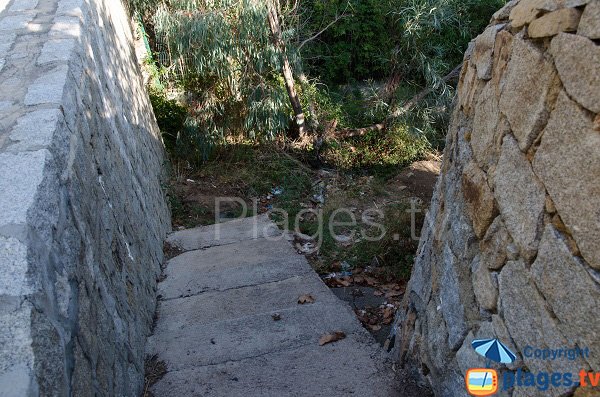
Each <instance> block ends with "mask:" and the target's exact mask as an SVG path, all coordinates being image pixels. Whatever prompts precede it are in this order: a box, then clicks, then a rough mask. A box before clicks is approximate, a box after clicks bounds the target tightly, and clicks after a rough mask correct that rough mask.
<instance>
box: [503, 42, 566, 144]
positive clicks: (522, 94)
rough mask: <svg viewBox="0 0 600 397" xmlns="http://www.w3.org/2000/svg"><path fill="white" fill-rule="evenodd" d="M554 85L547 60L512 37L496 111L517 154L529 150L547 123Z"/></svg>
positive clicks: (532, 44)
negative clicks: (502, 117)
mask: <svg viewBox="0 0 600 397" xmlns="http://www.w3.org/2000/svg"><path fill="white" fill-rule="evenodd" d="M557 85H558V78H557V74H556V70H555V68H554V66H553V65H552V62H551V59H549V57H547V56H546V54H544V53H543V52H542V51H540V50H539V49H538V48H537V47H536V46H535V44H534V43H532V42H531V41H529V40H525V39H524V38H523V37H521V35H517V36H515V38H514V39H513V41H512V53H511V58H510V62H509V64H508V69H507V71H506V77H505V84H504V87H503V89H502V94H501V96H500V110H501V112H502V113H503V114H504V115H505V116H506V118H507V119H508V122H509V123H510V127H511V129H512V132H513V134H514V136H515V137H516V138H517V141H518V142H519V147H520V148H521V150H527V149H528V148H529V146H530V145H531V144H532V143H533V141H534V140H535V138H536V136H537V135H538V134H539V133H540V131H541V130H542V128H543V127H544V124H545V123H546V121H547V120H548V115H549V113H550V109H551V106H552V103H553V102H554V100H555V99H556V87H557ZM515 98H521V100H520V101H516V100H515ZM524 104H527V106H524Z"/></svg>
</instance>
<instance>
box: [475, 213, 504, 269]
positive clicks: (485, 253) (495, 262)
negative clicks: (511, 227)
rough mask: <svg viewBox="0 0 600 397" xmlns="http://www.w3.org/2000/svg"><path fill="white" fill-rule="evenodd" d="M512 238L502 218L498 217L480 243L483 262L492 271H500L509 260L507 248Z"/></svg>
mask: <svg viewBox="0 0 600 397" xmlns="http://www.w3.org/2000/svg"><path fill="white" fill-rule="evenodd" d="M510 243H511V238H510V235H509V234H508V232H507V231H506V227H505V226H504V222H502V217H500V216H498V217H496V219H494V221H493V222H492V224H491V225H490V227H489V228H488V230H487V232H486V234H485V236H484V237H483V239H482V240H480V242H479V251H480V256H481V262H482V263H483V264H484V265H485V266H487V267H488V269H491V270H498V269H501V268H502V266H504V263H505V262H506V259H507V254H506V248H507V247H508V246H509V245H510Z"/></svg>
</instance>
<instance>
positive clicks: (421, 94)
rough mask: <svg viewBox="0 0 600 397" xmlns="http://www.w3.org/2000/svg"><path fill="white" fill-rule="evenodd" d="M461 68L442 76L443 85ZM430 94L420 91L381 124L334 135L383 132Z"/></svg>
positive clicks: (343, 136)
mask: <svg viewBox="0 0 600 397" xmlns="http://www.w3.org/2000/svg"><path fill="white" fill-rule="evenodd" d="M461 68H462V64H460V65H458V66H457V67H456V68H454V70H452V71H451V72H450V73H448V74H447V75H446V76H444V78H442V81H443V82H444V83H446V82H448V81H450V80H452V79H455V78H457V77H458V76H459V75H460V70H461ZM432 92H433V88H431V87H427V88H425V89H424V90H422V91H420V92H419V93H418V94H417V95H415V96H414V97H412V98H411V99H410V100H409V101H408V102H405V103H404V105H402V106H400V107H398V106H394V107H393V109H392V111H391V112H390V114H389V115H388V116H387V118H386V119H385V120H384V122H383V123H379V124H374V125H372V126H369V127H365V128H354V129H345V130H341V131H336V132H335V133H334V135H335V136H336V137H338V138H342V139H343V138H351V137H355V136H362V135H365V134H367V133H369V132H372V131H383V130H385V129H386V128H387V127H388V125H389V124H390V123H391V122H392V121H393V120H394V119H396V118H398V117H400V116H402V115H403V114H405V113H406V112H408V111H409V110H411V109H412V108H413V107H415V106H416V105H417V104H418V103H419V102H421V101H422V100H423V99H425V97H427V95H429V94H430V93H432Z"/></svg>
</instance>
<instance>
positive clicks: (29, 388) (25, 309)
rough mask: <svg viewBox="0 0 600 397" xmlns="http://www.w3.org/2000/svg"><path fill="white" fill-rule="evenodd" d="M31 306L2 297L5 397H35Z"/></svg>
mask: <svg viewBox="0 0 600 397" xmlns="http://www.w3.org/2000/svg"><path fill="white" fill-rule="evenodd" d="M32 310H33V307H32V305H31V303H29V302H24V301H22V299H21V298H14V297H0V330H2V332H0V381H2V382H3V383H1V384H2V393H3V394H5V395H8V396H11V397H13V396H14V397H19V396H26V395H32V394H31V393H33V390H34V388H35V386H34V385H35V383H34V381H33V380H32V379H31V376H32V374H33V364H34V354H33V349H32V346H31V342H32V340H31V333H30V323H31V312H32Z"/></svg>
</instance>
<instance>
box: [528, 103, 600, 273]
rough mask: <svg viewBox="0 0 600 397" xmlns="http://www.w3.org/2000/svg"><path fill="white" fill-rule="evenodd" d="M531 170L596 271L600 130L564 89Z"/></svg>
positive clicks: (599, 263) (599, 265) (599, 251)
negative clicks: (594, 126)
mask: <svg viewBox="0 0 600 397" xmlns="http://www.w3.org/2000/svg"><path fill="white" fill-rule="evenodd" d="M557 159H560V160H557ZM533 168H534V170H535V173H536V174H537V175H538V176H539V177H540V179H541V180H542V181H543V182H544V185H545V187H546V189H547V190H548V193H549V195H550V197H551V198H552V201H553V203H554V206H555V207H556V210H557V212H558V214H560V217H561V219H562V221H563V222H564V224H565V225H566V226H567V228H568V230H569V232H570V233H571V234H572V236H573V238H574V239H575V241H576V242H577V246H578V247H579V249H580V251H581V253H582V255H583V257H584V258H585V260H586V261H587V262H588V263H589V264H590V265H591V266H592V267H594V268H595V269H600V184H599V183H598V180H600V134H599V133H598V132H597V131H595V130H594V129H593V119H592V116H591V115H590V114H589V113H588V112H587V111H586V110H584V109H582V108H581V107H580V106H578V105H577V104H576V103H575V102H574V101H572V100H571V99H569V97H568V96H567V95H566V94H565V93H562V94H561V95H560V96H559V98H558V101H557V103H556V107H555V109H554V111H553V112H552V116H551V117H550V120H549V122H548V125H547V126H546V129H545V131H544V135H543V138H542V141H541V144H540V147H539V149H538V151H537V152H536V155H535V158H534V161H533Z"/></svg>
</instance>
